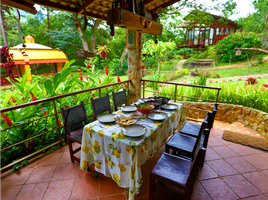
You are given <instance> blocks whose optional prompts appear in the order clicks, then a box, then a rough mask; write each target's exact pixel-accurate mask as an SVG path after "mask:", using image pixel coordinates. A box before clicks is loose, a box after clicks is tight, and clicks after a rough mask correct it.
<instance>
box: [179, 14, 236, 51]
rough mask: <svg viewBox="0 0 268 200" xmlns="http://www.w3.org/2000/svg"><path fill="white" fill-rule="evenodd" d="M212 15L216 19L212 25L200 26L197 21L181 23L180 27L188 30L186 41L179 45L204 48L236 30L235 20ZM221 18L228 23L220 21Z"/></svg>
mask: <svg viewBox="0 0 268 200" xmlns="http://www.w3.org/2000/svg"><path fill="white" fill-rule="evenodd" d="M211 16H212V17H213V19H214V20H213V22H212V25H211V26H205V25H201V26H200V24H198V23H197V22H196V21H194V22H186V23H185V24H181V25H179V26H178V28H183V29H186V31H185V40H184V42H182V43H181V44H179V45H178V46H179V47H190V48H203V47H205V45H213V44H216V43H217V42H218V41H219V40H221V39H222V38H224V37H225V36H226V35H229V34H232V33H234V32H236V30H237V28H238V25H237V24H236V23H235V22H234V21H232V20H229V19H225V18H222V17H221V16H218V15H212V14H211ZM221 18H222V19H223V20H224V21H226V22H227V23H224V24H223V23H220V22H219V21H218V20H219V19H221Z"/></svg>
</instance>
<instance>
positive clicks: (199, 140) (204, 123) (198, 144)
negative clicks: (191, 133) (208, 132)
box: [193, 113, 210, 155]
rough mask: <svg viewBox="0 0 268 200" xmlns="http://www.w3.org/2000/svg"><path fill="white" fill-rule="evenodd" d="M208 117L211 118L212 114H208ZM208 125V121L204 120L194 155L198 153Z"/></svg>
mask: <svg viewBox="0 0 268 200" xmlns="http://www.w3.org/2000/svg"><path fill="white" fill-rule="evenodd" d="M208 117H210V113H208ZM207 125H208V122H207V121H206V120H204V121H203V122H202V124H201V126H200V129H199V133H198V135H197V138H196V143H195V145H194V148H193V152H194V155H195V154H196V153H197V152H198V148H199V147H200V143H201V140H202V134H203V131H204V130H205V128H206V127H207Z"/></svg>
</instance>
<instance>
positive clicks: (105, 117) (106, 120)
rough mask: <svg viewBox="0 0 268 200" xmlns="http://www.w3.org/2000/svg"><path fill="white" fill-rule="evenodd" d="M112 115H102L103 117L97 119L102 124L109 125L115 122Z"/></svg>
mask: <svg viewBox="0 0 268 200" xmlns="http://www.w3.org/2000/svg"><path fill="white" fill-rule="evenodd" d="M114 116H115V115H114V114H104V115H100V116H99V117H98V120H99V121H100V122H102V123H111V122H115V120H114Z"/></svg>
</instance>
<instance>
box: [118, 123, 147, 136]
mask: <svg viewBox="0 0 268 200" xmlns="http://www.w3.org/2000/svg"><path fill="white" fill-rule="evenodd" d="M122 131H123V134H124V135H126V136H129V137H139V136H142V135H144V134H145V133H146V131H147V129H146V128H145V127H143V126H141V125H130V126H126V127H124V128H122Z"/></svg>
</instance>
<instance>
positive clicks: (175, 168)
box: [149, 148, 206, 200]
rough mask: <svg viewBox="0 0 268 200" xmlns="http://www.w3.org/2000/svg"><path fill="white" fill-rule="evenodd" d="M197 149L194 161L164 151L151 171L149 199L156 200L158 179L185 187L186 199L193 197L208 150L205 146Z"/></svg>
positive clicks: (181, 187)
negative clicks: (198, 175)
mask: <svg viewBox="0 0 268 200" xmlns="http://www.w3.org/2000/svg"><path fill="white" fill-rule="evenodd" d="M197 150H198V151H197V153H196V154H195V157H194V159H193V161H190V160H188V159H185V158H182V157H177V156H174V155H170V154H167V153H165V152H163V154H162V155H161V157H160V158H159V160H158V162H157V163H156V165H155V166H154V168H153V170H152V171H151V173H150V193H149V200H154V196H155V189H156V187H157V184H156V181H157V182H163V183H168V184H170V185H173V186H175V187H178V188H180V189H183V190H184V191H185V194H184V199H185V200H186V199H187V200H188V199H191V194H192V192H193V187H194V183H195V180H196V177H197V174H198V172H199V169H200V164H201V161H202V160H203V159H204V153H205V151H206V149H204V148H198V149H197Z"/></svg>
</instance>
